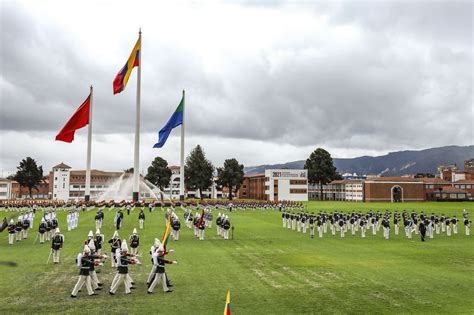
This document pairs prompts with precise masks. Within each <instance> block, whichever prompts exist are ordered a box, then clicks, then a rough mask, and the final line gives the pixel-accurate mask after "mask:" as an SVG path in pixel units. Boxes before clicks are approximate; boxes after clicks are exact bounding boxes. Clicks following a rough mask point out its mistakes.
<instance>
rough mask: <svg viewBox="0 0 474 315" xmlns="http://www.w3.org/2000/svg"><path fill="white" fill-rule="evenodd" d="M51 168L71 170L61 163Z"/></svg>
mask: <svg viewBox="0 0 474 315" xmlns="http://www.w3.org/2000/svg"><path fill="white" fill-rule="evenodd" d="M53 168H71V167H70V166H68V165H66V164H64V163H63V162H61V163H59V164H58V165H56V166H53Z"/></svg>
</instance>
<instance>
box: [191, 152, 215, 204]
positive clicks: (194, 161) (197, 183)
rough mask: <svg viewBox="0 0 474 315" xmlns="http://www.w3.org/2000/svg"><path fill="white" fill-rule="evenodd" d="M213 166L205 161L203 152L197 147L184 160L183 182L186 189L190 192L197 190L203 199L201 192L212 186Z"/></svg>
mask: <svg viewBox="0 0 474 315" xmlns="http://www.w3.org/2000/svg"><path fill="white" fill-rule="evenodd" d="M213 173H214V166H213V165H212V163H211V161H209V160H207V159H206V156H205V154H204V151H203V150H202V148H201V146H200V145H197V146H196V147H195V148H194V149H193V150H192V151H191V153H189V155H188V157H187V158H186V164H185V166H184V181H185V183H186V187H187V188H188V189H191V190H196V189H197V190H199V195H200V196H201V199H203V196H202V191H203V190H206V189H208V188H209V187H211V185H212V178H213Z"/></svg>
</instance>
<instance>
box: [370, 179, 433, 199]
mask: <svg viewBox="0 0 474 315" xmlns="http://www.w3.org/2000/svg"><path fill="white" fill-rule="evenodd" d="M364 199H365V201H366V202H378V201H381V202H387V201H388V202H405V201H424V200H426V194H425V183H424V182H423V181H422V180H420V179H419V178H410V177H378V178H371V179H368V180H366V181H365V182H364Z"/></svg>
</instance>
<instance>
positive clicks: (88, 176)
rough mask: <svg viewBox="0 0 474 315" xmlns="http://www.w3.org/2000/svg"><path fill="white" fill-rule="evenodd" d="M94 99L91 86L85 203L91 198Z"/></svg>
mask: <svg viewBox="0 0 474 315" xmlns="http://www.w3.org/2000/svg"><path fill="white" fill-rule="evenodd" d="M93 98H94V90H93V88H92V85H91V98H90V101H89V126H88V128H87V162H86V191H85V194H84V198H85V201H89V200H90V198H91V147H92V103H93Z"/></svg>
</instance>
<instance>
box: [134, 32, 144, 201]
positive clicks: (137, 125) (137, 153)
mask: <svg viewBox="0 0 474 315" xmlns="http://www.w3.org/2000/svg"><path fill="white" fill-rule="evenodd" d="M138 39H139V40H140V48H139V49H140V52H139V54H138V72H137V109H136V113H135V152H134V163H133V201H138V199H139V193H140V182H139V174H140V168H139V164H140V88H141V77H142V29H141V28H140V30H139V31H138Z"/></svg>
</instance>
